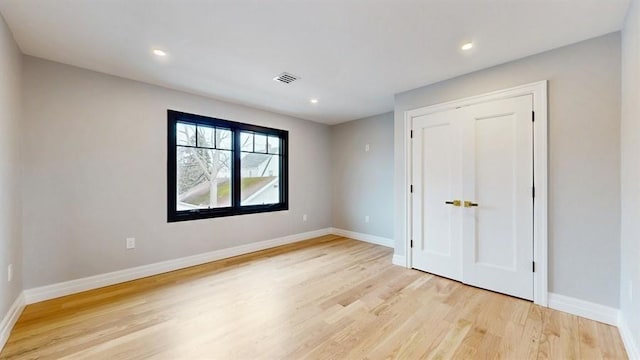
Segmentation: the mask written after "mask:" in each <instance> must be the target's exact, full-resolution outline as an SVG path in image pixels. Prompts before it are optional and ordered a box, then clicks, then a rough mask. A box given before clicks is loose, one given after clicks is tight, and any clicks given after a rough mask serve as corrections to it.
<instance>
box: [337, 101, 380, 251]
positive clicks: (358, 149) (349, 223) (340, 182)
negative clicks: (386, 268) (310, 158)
mask: <svg viewBox="0 0 640 360" xmlns="http://www.w3.org/2000/svg"><path fill="white" fill-rule="evenodd" d="M366 144H369V151H368V152H367V151H365V145H366ZM331 164H332V167H331V169H332V174H333V191H332V202H331V203H332V219H333V227H336V228H339V229H343V230H349V231H355V232H360V233H365V234H370V235H375V236H381V237H385V238H388V239H391V238H393V113H391V112H390V113H386V114H382V115H377V116H372V117H368V118H364V119H360V120H354V121H349V122H346V123H342V124H339V125H334V126H332V127H331ZM365 216H369V223H366V222H365Z"/></svg>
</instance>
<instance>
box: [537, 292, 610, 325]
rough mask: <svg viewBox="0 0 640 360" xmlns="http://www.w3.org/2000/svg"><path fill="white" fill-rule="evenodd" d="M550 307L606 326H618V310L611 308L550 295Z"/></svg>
mask: <svg viewBox="0 0 640 360" xmlns="http://www.w3.org/2000/svg"><path fill="white" fill-rule="evenodd" d="M549 307H550V308H552V309H555V310H560V311H564V312H566V313H569V314H573V315H578V316H582V317H583V318H587V319H591V320H595V321H599V322H602V323H605V324H609V325H613V326H616V325H618V309H616V308H612V307H609V306H605V305H600V304H596V303H592V302H589V301H584V300H580V299H576V298H572V297H569V296H564V295H560V294H554V293H549Z"/></svg>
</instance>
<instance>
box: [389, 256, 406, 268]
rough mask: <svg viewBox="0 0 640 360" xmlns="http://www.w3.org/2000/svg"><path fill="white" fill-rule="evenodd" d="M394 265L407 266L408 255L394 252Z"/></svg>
mask: <svg viewBox="0 0 640 360" xmlns="http://www.w3.org/2000/svg"><path fill="white" fill-rule="evenodd" d="M392 262H393V265H399V266H402V267H407V257H406V256H404V255H398V254H393V260H392Z"/></svg>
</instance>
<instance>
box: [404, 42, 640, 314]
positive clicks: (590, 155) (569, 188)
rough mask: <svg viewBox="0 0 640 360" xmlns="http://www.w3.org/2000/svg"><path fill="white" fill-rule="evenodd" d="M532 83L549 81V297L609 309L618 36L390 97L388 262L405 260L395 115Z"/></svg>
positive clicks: (616, 199)
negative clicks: (391, 256) (391, 237)
mask: <svg viewBox="0 0 640 360" xmlns="http://www.w3.org/2000/svg"><path fill="white" fill-rule="evenodd" d="M540 80H549V88H548V91H549V223H548V224H549V291H551V292H554V293H558V294H562V295H566V296H571V297H575V298H578V299H583V300H586V301H591V302H595V303H598V304H603V305H608V306H612V307H618V298H619V296H618V295H619V266H620V150H619V149H620V34H619V33H612V34H609V35H605V36H602V37H598V38H595V39H592V40H588V41H584V42H581V43H577V44H574V45H570V46H566V47H562V48H559V49H556V50H552V51H548V52H545V53H541V54H538V55H534V56H530V57H527V58H524V59H521V60H518V61H514V62H510V63H506V64H503V65H499V66H496V67H492V68H489V69H485V70H481V71H478V72H474V73H471V74H468V75H464V76H461V77H458V78H454V79H451V80H447V81H443V82H440V83H437V84H434V85H430V86H426V87H422V88H419V89H415V90H411V91H407V92H404V93H401V94H398V95H396V102H395V130H396V131H395V144H396V148H395V174H396V177H395V189H396V192H395V194H396V199H395V213H396V222H395V239H396V254H398V255H399V256H404V255H405V248H404V242H403V239H404V227H403V225H402V224H403V222H404V217H405V216H406V215H405V201H404V198H403V196H402V191H403V190H404V185H403V184H405V179H404V168H403V164H404V158H403V156H404V155H403V149H402V146H401V144H402V141H403V138H402V137H403V133H402V124H403V116H404V111H405V110H409V109H414V108H419V107H423V106H427V105H433V104H438V103H442V102H445V101H449V100H455V99H459V98H463V97H467V96H472V95H478V94H482V93H486V92H490V91H494V90H500V89H505V88H509V87H514V86H517V85H522V84H526V83H531V82H536V81H540ZM636 219H637V218H636Z"/></svg>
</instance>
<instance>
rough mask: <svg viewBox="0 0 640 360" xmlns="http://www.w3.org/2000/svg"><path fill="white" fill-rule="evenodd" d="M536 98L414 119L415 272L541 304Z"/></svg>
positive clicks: (495, 103) (466, 108)
mask: <svg viewBox="0 0 640 360" xmlns="http://www.w3.org/2000/svg"><path fill="white" fill-rule="evenodd" d="M532 100H533V99H532V96H531V95H526V96H520V97H514V98H509V99H503V100H496V101H492V102H487V103H482V104H478V105H471V106H466V107H462V108H458V109H454V110H449V111H443V112H439V113H434V114H429V115H424V116H421V117H416V118H414V119H413V123H412V130H413V138H412V161H413V163H412V184H413V194H412V239H413V246H412V248H411V260H412V264H413V267H414V268H416V269H419V270H423V271H427V272H430V273H433V274H436V275H440V276H444V277H447V278H450V279H454V280H459V281H462V282H464V283H466V284H469V285H473V286H477V287H481V288H484V289H488V290H492V291H496V292H501V293H504V294H508V295H513V296H517V297H520V298H524V299H529V300H532V299H533V269H532V265H533V205H534V204H533V197H532V187H533V184H532V182H533V123H532Z"/></svg>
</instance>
